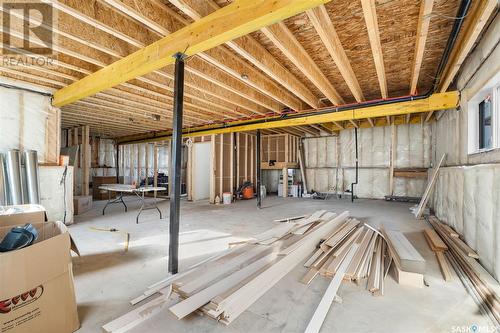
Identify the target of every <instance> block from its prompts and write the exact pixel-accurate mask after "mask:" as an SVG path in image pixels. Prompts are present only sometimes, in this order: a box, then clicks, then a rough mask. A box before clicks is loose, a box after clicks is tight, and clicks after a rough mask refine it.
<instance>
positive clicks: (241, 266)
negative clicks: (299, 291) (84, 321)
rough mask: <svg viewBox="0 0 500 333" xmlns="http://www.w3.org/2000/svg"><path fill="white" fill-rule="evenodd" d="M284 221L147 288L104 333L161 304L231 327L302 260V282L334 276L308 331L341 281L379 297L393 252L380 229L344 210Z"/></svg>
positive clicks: (178, 313)
mask: <svg viewBox="0 0 500 333" xmlns="http://www.w3.org/2000/svg"><path fill="white" fill-rule="evenodd" d="M286 221H289V222H282V223H280V224H279V225H278V226H276V227H274V228H271V229H269V230H267V231H265V232H263V233H261V234H259V235H255V236H254V237H252V238H251V239H249V240H247V241H246V242H244V243H241V244H234V245H233V246H232V247H231V248H229V249H227V250H225V251H223V252H222V253H219V254H217V255H215V256H213V257H210V258H208V259H206V260H204V261H202V262H200V263H198V264H196V265H194V266H192V267H190V268H189V269H187V270H186V271H184V272H182V273H178V274H176V275H173V276H170V277H168V278H166V279H164V280H162V281H159V282H157V283H155V284H154V285H152V286H150V287H148V289H147V290H146V291H144V293H143V294H142V295H140V296H139V297H137V298H135V299H133V300H132V301H131V303H132V304H133V305H135V304H138V303H139V302H143V301H145V302H144V303H143V304H142V305H140V306H139V307H138V308H136V309H134V310H132V311H131V312H129V313H127V314H125V315H124V316H122V317H120V318H117V319H115V320H114V321H112V322H110V323H108V324H106V325H105V326H103V329H104V331H105V332H108V333H117V332H125V331H126V330H127V329H129V328H131V327H133V326H135V325H138V324H139V323H140V322H142V321H144V320H147V319H148V318H149V317H150V316H151V315H153V314H155V313H158V312H159V311H160V310H162V309H164V308H168V309H169V311H170V312H171V313H172V314H174V315H175V316H176V317H177V318H178V319H182V318H185V317H186V316H188V315H189V314H192V313H197V314H201V315H205V316H206V317H209V318H213V319H215V320H217V321H219V322H221V323H224V324H226V325H228V324H230V323H231V322H232V321H234V320H235V319H236V318H238V316H239V315H240V314H241V313H243V312H244V311H245V310H246V309H247V308H248V307H249V306H250V305H252V304H253V303H254V302H255V301H256V300H258V299H259V298H260V297H261V296H262V295H264V294H265V293H266V292H267V291H268V290H269V289H270V288H272V287H273V286H274V285H275V284H276V283H277V282H278V281H279V280H281V279H282V278H283V277H284V276H286V275H287V274H288V273H289V272H290V271H291V270H292V269H294V268H295V267H296V266H297V265H299V264H304V265H305V266H306V267H307V268H308V269H309V270H308V271H307V273H306V274H305V276H304V277H303V278H302V280H301V282H303V283H310V282H311V281H312V280H313V279H314V278H315V277H316V276H318V275H321V276H324V277H327V278H332V282H331V284H330V285H331V287H330V288H329V291H328V294H327V295H325V300H324V302H323V305H321V310H320V312H321V313H318V315H317V316H316V318H315V319H314V321H315V322H314V323H312V324H311V325H312V326H311V327H312V328H314V327H318V323H319V322H320V321H321V322H322V319H321V318H323V319H324V317H323V316H324V315H325V313H324V311H325V307H326V306H327V305H328V304H330V303H331V302H332V301H333V300H335V299H336V298H337V299H338V296H337V290H338V288H339V287H340V285H341V282H342V281H346V282H348V281H353V282H355V283H357V284H358V285H361V283H365V285H366V289H367V290H369V291H370V292H371V293H372V294H373V295H374V296H378V295H383V293H384V279H385V277H386V275H387V272H388V270H389V268H390V267H391V262H392V261H393V259H392V255H393V254H392V253H391V251H390V248H391V245H390V243H388V242H386V239H387V237H386V236H384V235H383V234H382V233H381V232H379V231H378V230H376V229H374V228H372V227H370V226H368V225H366V224H362V223H361V222H360V221H358V220H356V219H354V218H350V216H349V212H347V211H346V212H343V213H340V214H336V213H332V212H327V211H324V210H322V211H317V212H315V213H313V214H312V215H310V216H306V217H303V218H299V219H286ZM396 247H397V246H396ZM395 253H397V252H395ZM400 257H401V258H403V256H400ZM398 260H400V259H398ZM158 294H159V296H158V297H157V298H155V299H153V300H152V301H146V300H147V299H148V298H149V297H151V296H153V295H155V296H156V295H158ZM319 327H321V325H320V326H319ZM313 331H314V329H313Z"/></svg>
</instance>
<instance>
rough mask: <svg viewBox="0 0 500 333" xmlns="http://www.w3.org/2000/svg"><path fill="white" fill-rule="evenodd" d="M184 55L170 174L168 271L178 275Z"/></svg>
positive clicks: (178, 59) (178, 58) (179, 62)
mask: <svg viewBox="0 0 500 333" xmlns="http://www.w3.org/2000/svg"><path fill="white" fill-rule="evenodd" d="M184 57H185V56H184V54H182V53H177V54H175V82H174V115H173V135H172V170H171V172H169V177H168V180H169V183H170V184H169V186H172V187H171V189H172V191H171V195H170V223H169V231H170V243H169V251H168V271H169V272H170V273H171V274H177V272H178V270H179V216H180V199H181V159H182V156H181V153H182V112H183V100H184Z"/></svg>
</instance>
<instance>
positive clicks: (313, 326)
mask: <svg viewBox="0 0 500 333" xmlns="http://www.w3.org/2000/svg"><path fill="white" fill-rule="evenodd" d="M357 250H358V245H357V244H353V246H352V247H351V248H350V249H349V251H348V252H347V254H346V256H345V258H344V260H343V261H342V263H341V264H340V267H339V269H338V270H337V273H335V276H334V277H333V279H332V282H330V285H329V286H328V288H327V289H326V291H325V294H324V295H323V297H322V298H321V301H320V302H319V304H318V307H317V308H316V311H314V314H313V316H312V318H311V320H310V321H309V324H308V325H307V327H306V330H305V331H304V332H305V333H318V332H319V331H320V329H321V326H322V325H323V322H324V321H325V318H326V315H327V314H328V311H329V310H330V306H331V305H332V302H333V300H334V299H335V296H336V295H337V292H338V290H339V287H340V284H341V283H342V280H343V278H344V274H345V271H346V270H347V267H348V266H349V264H350V263H351V260H352V258H353V257H354V254H355V253H356V251H357Z"/></svg>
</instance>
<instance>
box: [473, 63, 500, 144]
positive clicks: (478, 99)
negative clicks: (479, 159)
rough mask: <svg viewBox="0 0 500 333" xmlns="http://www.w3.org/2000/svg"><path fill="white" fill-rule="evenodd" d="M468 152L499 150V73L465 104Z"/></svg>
mask: <svg viewBox="0 0 500 333" xmlns="http://www.w3.org/2000/svg"><path fill="white" fill-rule="evenodd" d="M467 106H468V107H467V114H468V131H467V132H468V133H467V137H468V138H467V140H468V146H469V149H468V152H469V154H476V153H481V152H485V151H489V150H493V149H500V72H499V73H497V74H496V75H494V76H493V78H492V79H491V80H490V81H489V82H488V83H487V84H485V85H484V86H483V88H482V89H481V90H479V92H478V93H477V94H476V95H475V96H474V97H472V98H471V99H470V100H469V102H468V104H467Z"/></svg>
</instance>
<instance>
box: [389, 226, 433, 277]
mask: <svg viewBox="0 0 500 333" xmlns="http://www.w3.org/2000/svg"><path fill="white" fill-rule="evenodd" d="M384 231H385V236H386V238H387V239H386V240H387V242H388V243H390V245H391V247H392V249H393V250H394V255H395V256H397V259H398V260H397V262H398V263H399V267H398V268H399V269H400V270H402V271H406V272H413V273H420V274H424V273H425V259H424V258H423V257H422V256H421V255H420V253H418V251H417V250H416V249H415V248H414V247H413V245H412V244H411V243H410V241H409V240H408V239H407V238H406V236H405V235H404V234H403V233H402V232H400V231H398V230H384Z"/></svg>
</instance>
